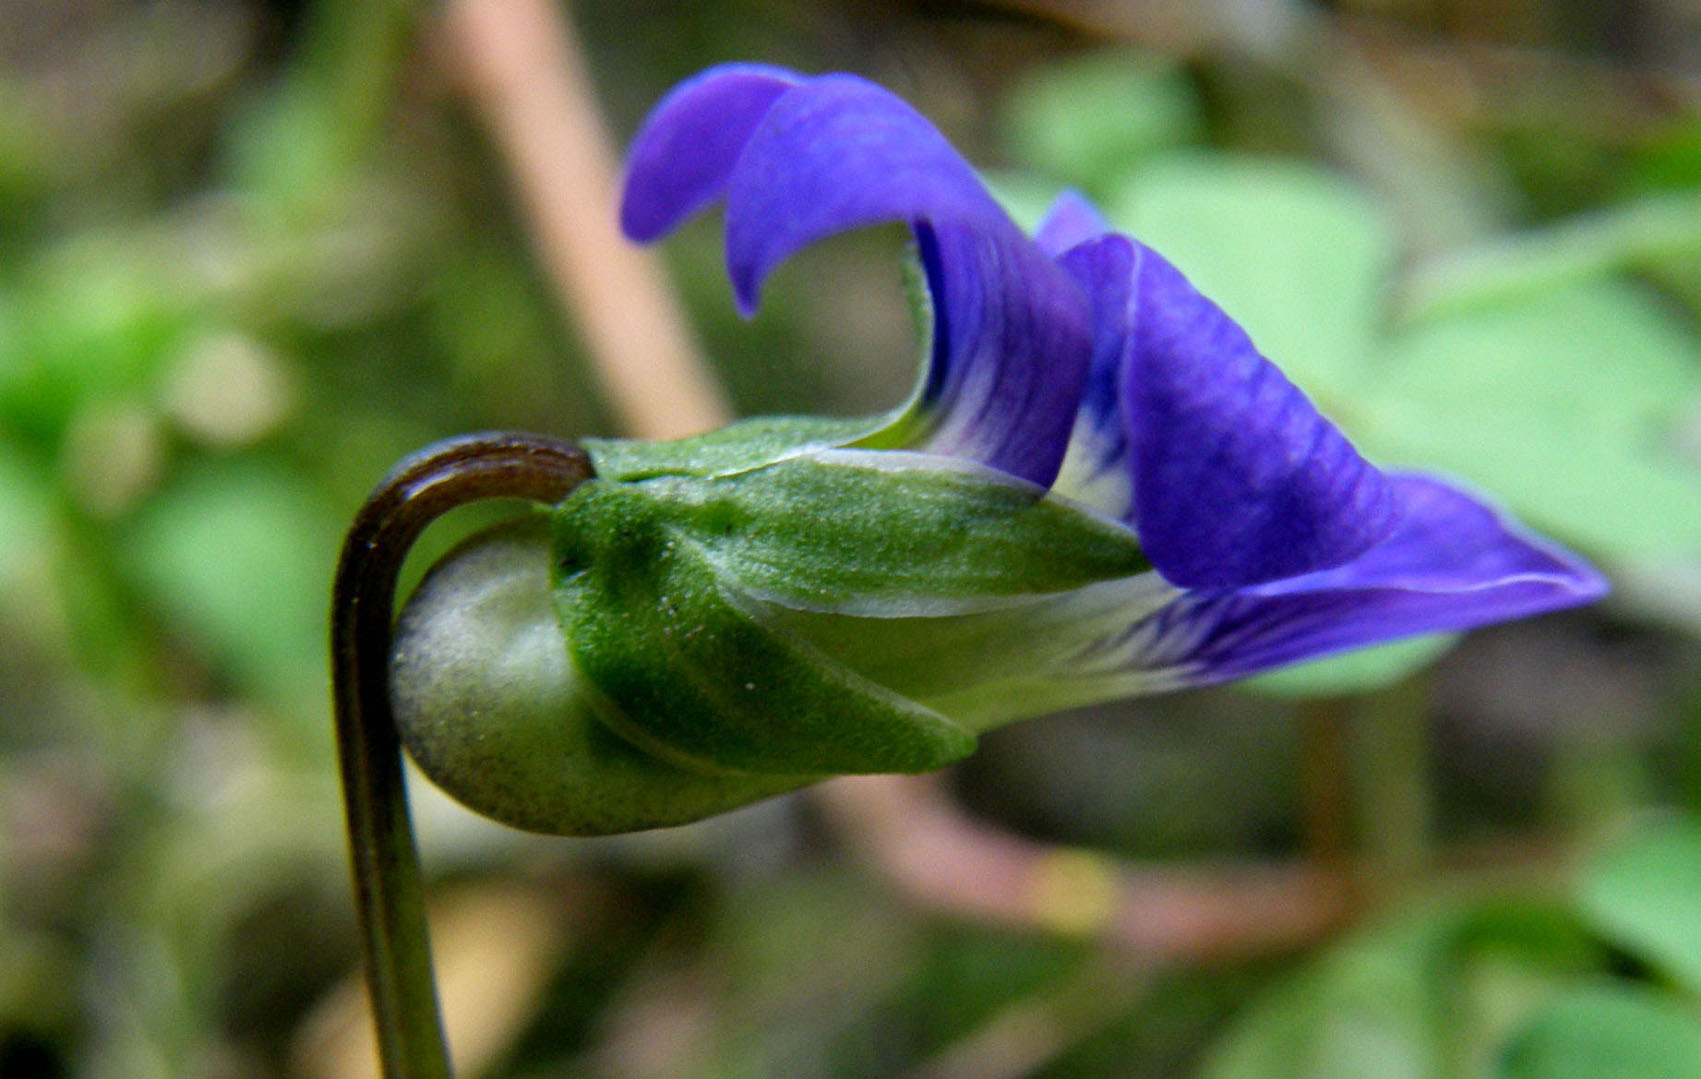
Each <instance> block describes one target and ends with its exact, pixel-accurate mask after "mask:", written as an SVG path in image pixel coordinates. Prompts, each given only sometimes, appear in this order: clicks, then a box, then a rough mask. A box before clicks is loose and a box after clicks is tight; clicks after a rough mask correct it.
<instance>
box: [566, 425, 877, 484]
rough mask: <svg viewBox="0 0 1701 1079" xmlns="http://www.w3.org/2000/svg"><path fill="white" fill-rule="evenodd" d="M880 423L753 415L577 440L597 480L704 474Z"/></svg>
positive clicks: (834, 442) (835, 442)
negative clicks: (642, 435) (644, 436)
mask: <svg viewBox="0 0 1701 1079" xmlns="http://www.w3.org/2000/svg"><path fill="white" fill-rule="evenodd" d="M886 422H887V421H886V418H885V417H876V418H873V419H870V418H868V417H857V418H854V419H841V418H833V417H825V416H757V417H755V418H753V419H748V420H740V421H739V422H738V423H734V424H731V425H729V426H727V427H721V428H718V429H716V430H713V431H709V432H707V433H705V434H701V435H691V436H690V437H688V438H676V439H673V440H671V441H668V442H646V441H643V440H641V439H626V438H588V439H585V440H583V442H582V443H581V445H583V446H584V448H585V452H586V453H588V454H590V457H591V463H592V464H593V465H594V466H595V467H596V470H597V475H598V476H601V477H602V478H603V479H607V480H626V481H633V480H644V479H651V478H654V477H656V476H699V477H709V476H722V475H726V474H728V473H733V472H743V471H747V470H749V469H752V468H760V467H761V466H763V465H766V464H772V463H773V462H775V461H778V460H781V459H783V458H786V457H792V456H796V455H797V454H800V453H807V452H809V451H810V450H815V449H825V448H829V447H832V446H842V445H845V444H847V443H850V442H854V441H856V440H857V439H859V438H862V437H863V436H865V435H867V434H868V432H870V431H871V430H874V429H876V428H878V427H880V426H882V425H883V424H885V423H886Z"/></svg>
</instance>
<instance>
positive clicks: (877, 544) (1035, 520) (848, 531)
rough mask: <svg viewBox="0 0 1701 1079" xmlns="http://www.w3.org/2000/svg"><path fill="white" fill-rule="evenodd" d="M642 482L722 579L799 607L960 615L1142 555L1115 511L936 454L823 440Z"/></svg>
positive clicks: (1073, 582)
mask: <svg viewBox="0 0 1701 1079" xmlns="http://www.w3.org/2000/svg"><path fill="white" fill-rule="evenodd" d="M638 491H639V493H640V494H641V495H642V496H643V497H646V498H648V499H650V500H652V501H654V502H656V503H657V504H658V506H660V507H665V508H662V509H661V510H660V512H663V513H664V514H665V517H666V521H667V527H669V528H670V529H672V530H673V533H674V535H676V536H677V537H679V538H682V539H688V540H689V541H690V542H691V543H693V544H694V545H695V546H696V547H698V548H699V549H700V550H701V551H702V552H703V555H704V557H705V558H707V559H708V560H709V561H710V562H711V563H712V564H713V566H714V568H715V570H716V572H717V574H718V575H719V577H720V579H722V580H723V581H728V582H735V583H736V585H737V587H738V588H739V589H741V590H742V591H744V592H747V593H749V594H751V595H752V596H755V597H757V598H760V599H762V600H766V601H769V602H774V603H779V604H782V605H784V606H788V607H794V608H797V609H799V610H809V611H820V612H827V613H838V614H858V615H867V616H873V617H905V618H915V617H931V616H938V615H945V614H956V613H962V612H964V611H972V610H984V609H988V608H993V607H1000V606H1005V605H1008V604H1010V603H1011V602H1015V601H1019V600H1021V599H1025V598H1027V597H1031V596H1036V595H1046V594H1051V593H1057V592H1067V591H1070V590H1073V589H1076V588H1079V587H1081V586H1083V585H1086V584H1091V583H1093V582H1095V581H1103V580H1111V579H1114V578H1118V577H1127V576H1131V575H1133V574H1136V573H1140V572H1142V571H1144V570H1146V569H1148V568H1149V566H1150V564H1149V563H1148V562H1147V560H1146V558H1145V556H1144V555H1143V554H1142V553H1141V551H1140V547H1139V543H1138V541H1137V540H1136V539H1135V537H1134V534H1133V533H1132V532H1131V531H1130V530H1129V529H1127V528H1125V527H1123V526H1122V525H1120V524H1118V523H1117V522H1115V521H1111V520H1108V519H1106V518H1103V517H1099V516H1097V515H1095V514H1092V513H1090V512H1088V511H1085V510H1082V509H1080V508H1079V507H1076V506H1073V505H1071V504H1068V503H1065V502H1062V501H1059V500H1056V499H1051V498H1045V497H1043V492H1041V491H1040V490H1039V489H1038V488H1035V487H1032V486H1030V485H1028V484H1024V483H1021V482H1020V481H1018V480H1014V479H1012V478H1010V477H1008V476H1005V475H1003V474H1001V473H997V472H993V471H992V470H990V469H984V468H980V467H978V466H975V465H972V464H965V463H964V462H960V461H955V460H950V459H947V458H941V457H931V456H924V455H920V454H895V453H871V452H859V451H854V450H839V451H828V452H824V453H818V454H813V455H811V456H807V457H798V458H792V459H789V460H785V461H780V462H778V463H775V464H772V465H769V466H767V467H764V468H760V469H755V470H752V471H749V472H741V473H737V474H734V475H730V476H722V477H717V478H715V479H713V480H712V481H709V482H698V481H690V480H683V479H673V480H668V479H661V480H656V481H653V482H651V483H646V484H641V485H638Z"/></svg>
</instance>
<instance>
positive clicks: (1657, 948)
mask: <svg viewBox="0 0 1701 1079" xmlns="http://www.w3.org/2000/svg"><path fill="white" fill-rule="evenodd" d="M1576 903H1577V909H1578V911H1579V913H1580V914H1581V915H1582V916H1583V918H1584V919H1585V920H1586V921H1588V922H1589V923H1590V924H1591V925H1592V926H1593V927H1594V928H1595V930H1596V931H1597V932H1599V933H1600V934H1601V936H1603V937H1605V938H1606V939H1607V940H1609V941H1611V942H1612V943H1613V944H1615V945H1616V946H1618V947H1620V948H1622V949H1624V950H1625V951H1627V952H1629V953H1630V954H1632V955H1635V956H1637V957H1638V958H1640V959H1642V960H1644V961H1646V962H1647V963H1648V964H1649V965H1650V966H1652V967H1654V968H1656V969H1658V970H1661V971H1663V972H1665V973H1666V974H1668V975H1669V976H1671V977H1672V978H1674V979H1676V980H1677V981H1678V982H1679V983H1681V984H1682V985H1684V986H1685V987H1686V988H1687V989H1689V991H1690V992H1692V993H1697V994H1701V823H1697V822H1696V821H1695V820H1693V819H1691V818H1687V817H1685V818H1679V819H1675V820H1662V821H1657V822H1653V823H1650V824H1648V825H1646V826H1644V827H1641V828H1638V829H1636V830H1635V831H1632V832H1631V833H1629V834H1628V835H1625V836H1623V837H1621V838H1620V839H1619V840H1618V841H1617V842H1615V843H1613V844H1612V845H1611V846H1609V847H1608V848H1607V849H1606V850H1604V851H1602V852H1601V853H1600V855H1599V856H1598V857H1596V858H1595V859H1594V861H1593V862H1592V863H1591V864H1590V865H1589V867H1588V868H1587V869H1586V870H1585V871H1584V873H1583V876H1582V878H1581V879H1580V880H1579V881H1578V883H1577V897H1576ZM1697 1074H1701V1073H1697Z"/></svg>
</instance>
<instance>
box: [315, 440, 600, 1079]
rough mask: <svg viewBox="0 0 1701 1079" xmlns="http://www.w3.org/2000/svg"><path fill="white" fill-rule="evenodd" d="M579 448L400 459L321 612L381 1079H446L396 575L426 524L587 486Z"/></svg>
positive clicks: (497, 447) (345, 555)
mask: <svg viewBox="0 0 1701 1079" xmlns="http://www.w3.org/2000/svg"><path fill="white" fill-rule="evenodd" d="M593 475H594V472H593V470H592V468H591V463H590V459H589V458H588V457H587V456H585V453H584V451H583V450H581V449H579V447H578V446H576V445H574V444H572V443H570V442H564V441H559V440H556V439H551V438H545V437H542V436H539V435H524V434H502V433H498V434H483V435H470V436H467V437H465V438H457V439H451V440H449V441H446V442H440V443H438V444H437V445H435V446H431V447H428V448H427V449H424V450H422V451H420V452H419V453H417V454H414V455H413V456H411V457H408V458H406V459H405V460H403V461H402V462H401V463H400V464H399V465H397V466H396V468H395V469H394V470H393V471H392V472H391V473H390V475H389V476H388V477H386V478H385V479H384V481H383V482H382V483H380V484H379V485H378V488H377V489H376V490H375V491H373V493H372V495H371V496H370V497H369V498H368V499H367V500H366V503H365V504H364V505H363V506H361V508H360V512H359V513H358V514H357V515H356V516H355V519H354V524H353V525H352V526H351V527H350V528H349V531H348V536H347V538H346V539H345V540H344V542H343V550H342V556H341V558H340V559H339V561H338V563H337V576H336V583H335V585H334V587H333V592H332V605H331V678H332V688H333V694H334V699H335V709H336V731H337V753H338V757H339V759H340V761H341V766H342V783H343V802H344V806H345V809H346V810H347V814H348V835H349V847H350V853H351V856H352V859H353V863H354V885H355V897H356V905H357V908H358V912H359V917H360V927H361V937H362V941H363V947H364V951H365V958H366V976H367V984H368V987H369V989H370V991H371V994H372V1010H373V1018H374V1022H375V1023H376V1025H377V1032H378V1052H379V1058H380V1060H381V1061H382V1062H383V1070H384V1075H385V1076H386V1077H387V1079H446V1077H447V1076H448V1075H449V1074H450V1072H449V1061H448V1051H447V1047H446V1045H445V1042H444V1038H443V1028H442V1020H441V1018H440V1017H439V1014H438V1007H437V988H436V983H435V980H434V979H433V976H432V972H431V942H430V937H429V935H428V932H427V928H426V921H425V896H424V886H423V883H422V881H421V877H420V869H419V852H418V849H417V847H416V846H415V844H414V836H413V825H412V822H411V820H410V818H409V815H408V804H407V790H406V788H405V787H404V786H403V781H402V764H401V744H400V741H399V736H398V735H397V732H396V724H395V718H394V715H393V714H392V712H391V708H390V693H389V678H388V668H389V659H390V635H391V629H392V622H393V620H394V615H395V593H396V579H397V576H398V575H399V574H400V572H401V567H402V561H403V559H404V558H405V557H406V556H407V552H408V549H409V547H411V546H412V544H413V542H414V540H416V539H417V538H419V534H420V533H421V532H423V531H424V530H425V527H426V526H427V525H429V524H430V523H431V522H432V521H434V520H436V519H437V518H438V517H440V516H442V515H443V514H444V513H445V512H447V511H449V510H451V509H454V508H455V507H457V506H462V505H466V504H467V503H469V502H476V501H479V500H482V499H488V498H525V499H533V500H535V501H539V502H548V503H555V502H559V501H561V500H562V499H563V498H565V497H566V496H567V494H568V493H569V492H571V491H572V490H573V488H575V487H577V486H578V485H579V484H580V483H582V482H584V481H585V480H587V479H589V478H591V477H592V476H593Z"/></svg>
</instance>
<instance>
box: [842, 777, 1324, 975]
mask: <svg viewBox="0 0 1701 1079" xmlns="http://www.w3.org/2000/svg"><path fill="white" fill-rule="evenodd" d="M821 799H822V801H823V802H824V803H825V805H826V807H827V809H828V811H829V813H830V815H831V817H832V819H833V820H834V822H835V823H836V824H838V826H839V830H840V832H841V833H842V834H843V835H845V836H846V837H847V838H848V839H849V840H850V841H851V842H852V843H854V844H855V845H856V846H858V847H859V848H860V849H861V851H862V853H863V854H864V856H866V857H867V858H869V859H870V860H871V861H872V862H873V863H874V864H875V865H876V866H877V867H879V868H880V869H881V870H882V871H883V872H884V873H885V874H886V875H887V876H888V877H889V878H890V879H891V880H892V881H893V882H894V883H895V884H897V885H898V886H899V887H900V888H901V889H902V890H903V891H904V892H906V893H907V894H908V895H909V896H911V897H912V898H913V899H915V900H916V901H918V902H920V903H921V904H923V905H925V906H929V907H933V908H936V909H939V910H943V911H946V912H949V913H952V914H958V915H967V916H970V917H975V918H980V919H984V920H986V921H991V922H999V923H1003V924H1005V925H1010V926H1013V927H1018V928H1022V929H1037V930H1046V931H1052V932H1065V933H1076V934H1081V935H1090V936H1098V937H1100V938H1101V939H1103V940H1105V941H1106V942H1109V943H1112V944H1116V945H1118V946H1120V947H1123V948H1127V949H1130V950H1133V951H1135V952H1138V953H1139V954H1141V955H1142V956H1145V957H1147V958H1151V959H1155V960H1170V961H1177V960H1179V961H1186V962H1200V961H1209V960H1220V959H1225V958H1242V957H1247V956H1253V955H1261V954H1270V953H1279V952H1284V951H1291V950H1293V949H1296V948H1299V947H1302V946H1304V945H1306V944H1310V943H1313V942H1315V941H1316V940H1317V939H1318V938H1320V937H1322V936H1324V935H1325V934H1327V933H1328V932H1329V931H1330V930H1332V929H1334V928H1335V927H1336V926H1337V925H1339V924H1340V922H1341V919H1342V918H1343V916H1344V915H1345V913H1346V911H1347V904H1346V889H1345V888H1344V887H1343V882H1342V879H1341V877H1340V876H1339V875H1338V874H1335V873H1331V872H1329V871H1328V870H1326V869H1323V868H1320V867H1315V866H1311V865H1303V864H1302V865H1276V864H1271V865H1251V864H1242V865H1222V866H1188V867H1166V868H1142V867H1136V866H1133V865H1129V864H1126V863H1122V862H1118V861H1116V860H1114V859H1111V858H1107V857H1104V856H1100V855H1095V854H1091V853H1089V852H1086V851H1082V850H1077V849H1073V848H1068V847H1058V846H1053V845H1050V844H1046V843H1036V842H1033V841H1031V840H1027V839H1022V838H1020V837H1018V836H1014V835H1011V834H1009V833H1008V832H1003V831H1000V830H997V829H994V828H990V827H988V826H986V825H984V824H980V823H978V822H976V821H974V820H972V819H970V818H969V817H967V816H966V815H964V814H963V813H962V812H961V811H960V810H958V809H957V808H956V807H955V806H954V805H953V804H952V803H951V802H950V800H949V799H948V798H947V797H946V796H945V794H944V792H943V791H942V790H941V789H940V787H939V784H938V782H937V781H936V780H933V779H931V778H929V777H920V778H917V777H909V776H858V777H855V778H852V779H840V780H836V781H834V782H833V783H831V784H829V785H827V786H825V787H823V788H821Z"/></svg>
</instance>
